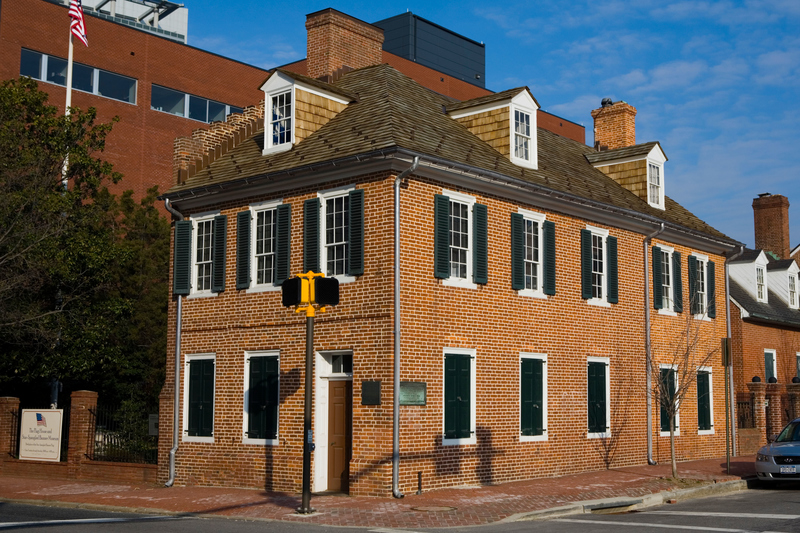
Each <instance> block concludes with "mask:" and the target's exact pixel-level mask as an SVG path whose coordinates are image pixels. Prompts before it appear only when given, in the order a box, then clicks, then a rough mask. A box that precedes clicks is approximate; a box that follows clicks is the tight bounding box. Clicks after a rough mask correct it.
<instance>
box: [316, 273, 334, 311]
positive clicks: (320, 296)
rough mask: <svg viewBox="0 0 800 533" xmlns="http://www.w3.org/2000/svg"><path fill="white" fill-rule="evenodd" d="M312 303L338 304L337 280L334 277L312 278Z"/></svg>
mask: <svg viewBox="0 0 800 533" xmlns="http://www.w3.org/2000/svg"><path fill="white" fill-rule="evenodd" d="M314 303H317V304H319V305H339V280H338V279H336V278H316V279H315V280H314Z"/></svg>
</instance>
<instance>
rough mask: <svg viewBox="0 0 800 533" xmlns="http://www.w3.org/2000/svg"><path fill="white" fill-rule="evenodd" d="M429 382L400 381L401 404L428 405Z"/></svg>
mask: <svg viewBox="0 0 800 533" xmlns="http://www.w3.org/2000/svg"><path fill="white" fill-rule="evenodd" d="M427 403H428V384H427V383H426V382H424V381H401V382H400V405H427Z"/></svg>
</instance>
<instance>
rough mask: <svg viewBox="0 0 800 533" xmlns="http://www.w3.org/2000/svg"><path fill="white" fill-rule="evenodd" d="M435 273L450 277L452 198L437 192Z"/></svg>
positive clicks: (434, 216) (435, 205) (434, 238)
mask: <svg viewBox="0 0 800 533" xmlns="http://www.w3.org/2000/svg"><path fill="white" fill-rule="evenodd" d="M433 218H434V234H433V262H434V266H433V275H434V276H436V277H437V278H449V277H450V198H448V197H447V196H444V195H441V194H437V195H436V197H435V203H434V209H433Z"/></svg>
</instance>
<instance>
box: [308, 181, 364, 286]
mask: <svg viewBox="0 0 800 533" xmlns="http://www.w3.org/2000/svg"><path fill="white" fill-rule="evenodd" d="M303 209H304V217H305V219H304V220H305V222H304V228H303V271H304V272H308V271H309V270H311V271H313V272H324V273H325V274H326V275H327V276H336V278H337V279H338V280H339V283H347V282H351V281H355V279H356V277H357V276H360V275H362V274H363V273H364V189H356V188H354V187H352V186H350V187H344V188H339V189H335V190H331V191H326V192H324V193H318V194H317V197H316V198H312V199H309V200H306V201H305V203H304V205H303Z"/></svg>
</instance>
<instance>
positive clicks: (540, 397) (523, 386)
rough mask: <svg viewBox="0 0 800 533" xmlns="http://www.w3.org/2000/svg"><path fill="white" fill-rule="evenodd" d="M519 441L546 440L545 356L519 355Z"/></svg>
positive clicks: (533, 354) (534, 354)
mask: <svg viewBox="0 0 800 533" xmlns="http://www.w3.org/2000/svg"><path fill="white" fill-rule="evenodd" d="M520 363H521V364H520V385H519V392H520V440H521V441H523V442H524V441H537V440H547V355H545V354H536V353H522V354H520Z"/></svg>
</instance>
